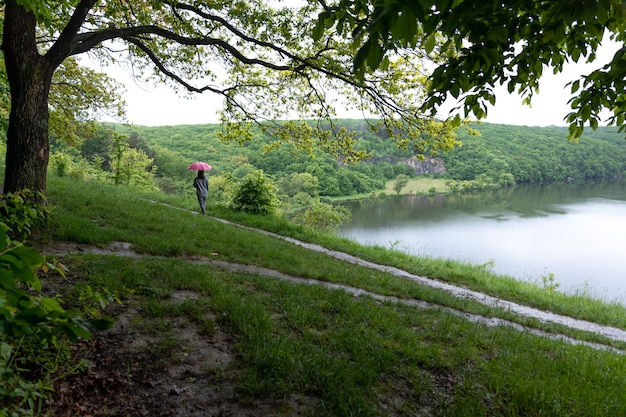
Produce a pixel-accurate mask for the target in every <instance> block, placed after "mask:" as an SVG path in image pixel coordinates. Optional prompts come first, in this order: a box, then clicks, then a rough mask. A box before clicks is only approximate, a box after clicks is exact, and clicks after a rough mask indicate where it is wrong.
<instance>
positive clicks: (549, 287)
mask: <svg viewBox="0 0 626 417" xmlns="http://www.w3.org/2000/svg"><path fill="white" fill-rule="evenodd" d="M540 279H541V287H542V288H543V289H544V290H546V291H548V292H554V291H556V290H557V289H558V288H559V287H560V286H561V284H560V283H559V282H557V280H556V276H555V275H554V272H548V273H547V274H544V275H542V276H541V277H540Z"/></svg>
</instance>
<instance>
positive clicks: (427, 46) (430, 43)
mask: <svg viewBox="0 0 626 417" xmlns="http://www.w3.org/2000/svg"><path fill="white" fill-rule="evenodd" d="M434 49H435V36H434V35H430V36H429V37H427V38H426V42H424V50H425V51H426V53H427V54H430V53H431V52H432V51H433V50H434Z"/></svg>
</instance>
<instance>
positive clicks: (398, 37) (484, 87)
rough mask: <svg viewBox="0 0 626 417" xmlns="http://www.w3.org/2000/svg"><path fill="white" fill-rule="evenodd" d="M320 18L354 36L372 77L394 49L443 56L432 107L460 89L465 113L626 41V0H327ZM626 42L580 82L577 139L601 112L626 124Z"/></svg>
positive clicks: (574, 124) (362, 65) (358, 66)
mask: <svg viewBox="0 0 626 417" xmlns="http://www.w3.org/2000/svg"><path fill="white" fill-rule="evenodd" d="M319 22H320V24H322V23H323V24H324V26H325V27H330V28H333V27H334V28H336V30H337V31H338V33H339V34H344V35H345V36H351V37H352V38H353V40H354V42H355V43H356V44H358V47H359V50H358V53H357V54H356V55H355V60H354V67H355V71H356V73H357V74H359V75H360V76H363V75H364V74H365V73H366V72H367V71H372V70H375V69H376V68H380V67H381V66H384V65H387V64H386V62H387V60H389V59H390V57H394V56H404V55H407V54H411V53H414V51H415V50H416V49H419V50H422V51H424V52H425V53H428V54H429V55H430V57H431V58H432V59H433V61H434V63H435V65H434V71H433V72H432V74H431V75H430V77H429V82H430V87H429V91H428V97H427V98H426V99H425V101H424V103H423V106H422V110H424V111H435V110H436V109H437V108H438V107H439V106H441V104H443V102H444V101H446V99H447V98H448V97H449V96H450V95H451V96H452V97H454V98H455V99H458V100H459V103H460V104H459V107H458V108H457V109H456V110H459V108H460V107H461V106H462V107H463V111H464V114H465V115H470V114H473V115H475V116H476V117H477V118H479V119H480V118H483V117H484V116H486V114H487V109H486V103H491V104H495V101H496V97H495V94H494V91H493V87H494V86H495V85H496V84H501V85H502V84H506V85H507V88H508V90H509V92H514V91H517V93H519V94H520V95H521V96H522V97H523V98H524V100H523V101H524V102H525V103H527V104H530V102H531V100H532V97H533V94H534V93H535V92H537V90H538V86H539V83H538V81H539V79H540V78H541V76H542V74H543V72H544V71H545V70H547V69H548V68H550V69H551V70H552V71H554V73H559V72H561V71H562V70H563V65H564V64H565V63H566V62H568V61H574V62H578V61H579V60H581V59H585V60H586V61H587V62H594V61H595V59H596V52H597V50H598V47H599V46H600V44H601V42H602V40H603V38H604V37H607V38H610V39H612V40H614V41H617V42H621V43H622V45H623V43H624V40H625V39H626V30H625V29H626V9H625V8H624V3H623V1H620V0H600V1H570V0H500V1H480V2H479V1H475V0H454V1H452V0H444V1H435V2H431V1H424V0H385V1H379V0H338V1H337V2H336V3H334V4H326V6H325V10H324V11H323V12H322V13H320V15H319ZM625 54H626V47H624V46H622V47H621V48H620V49H619V50H618V51H617V53H616V54H615V56H614V57H613V59H612V60H611V62H608V63H604V65H602V64H600V66H599V67H598V68H597V69H596V70H594V71H592V72H590V73H589V74H587V75H585V76H583V77H581V79H578V80H572V81H571V82H570V87H571V92H572V95H573V96H572V98H571V100H570V105H571V108H572V112H571V113H570V114H569V115H567V117H566V118H565V120H566V121H567V122H568V123H569V124H570V127H569V132H570V138H571V139H577V138H578V137H580V135H581V134H582V132H583V129H584V126H585V124H586V123H589V125H590V126H591V128H593V129H595V128H596V127H597V126H598V123H599V122H600V121H601V115H600V112H601V110H603V109H608V110H610V112H611V113H612V114H611V116H610V117H609V118H608V120H607V122H608V124H609V125H612V124H614V125H617V126H620V131H623V130H624V129H626V125H625V124H624V122H625V120H626V65H625V64H626V55H625Z"/></svg>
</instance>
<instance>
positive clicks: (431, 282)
mask: <svg viewBox="0 0 626 417" xmlns="http://www.w3.org/2000/svg"><path fill="white" fill-rule="evenodd" d="M214 220H216V221H220V222H223V223H226V224H229V225H232V226H237V227H242V228H245V229H248V230H252V231H255V232H257V233H263V234H266V235H269V236H272V237H275V238H277V239H283V240H285V241H288V242H290V243H292V244H294V245H299V246H302V247H304V248H306V249H308V250H311V251H317V252H321V253H324V254H326V255H328V256H332V257H334V258H337V259H340V260H343V261H345V262H350V263H354V264H358V265H361V266H364V267H367V268H371V269H375V270H379V271H383V272H386V273H389V274H392V275H394V276H396V277H399V278H403V279H408V280H412V281H414V282H417V283H419V284H420V285H424V286H428V287H431V288H436V289H439V290H442V291H446V292H448V293H450V294H452V295H454V296H456V297H459V298H463V299H469V300H473V301H475V302H478V303H481V304H483V305H485V306H488V307H494V308H500V309H504V310H506V311H509V312H512V313H515V314H517V315H519V316H522V317H528V318H533V319H536V320H538V321H540V322H542V323H554V324H558V325H562V326H564V327H568V328H571V329H574V330H580V331H584V332H589V333H594V334H597V335H601V336H604V337H606V338H607V339H610V340H613V341H617V342H626V330H623V329H620V328H616V327H612V326H606V325H602V324H598V323H593V322H589V321H585V320H579V319H576V318H572V317H568V316H564V315H560V314H556V313H553V312H550V311H544V310H540V309H536V308H532V307H528V306H525V305H522V304H518V303H514V302H511V301H508V300H504V299H500V298H497V297H493V296H491V295H488V294H484V293H481V292H477V291H473V290H470V289H467V288H464V287H460V286H456V285H452V284H449V283H446V282H442V281H438V280H435V279H431V278H427V277H423V276H418V275H414V274H411V273H409V272H407V271H404V270H401V269H398V268H395V267H390V266H386V265H380V264H376V263H373V262H369V261H366V260H363V259H360V258H357V257H355V256H352V255H350V254H347V253H343V252H338V251H333V250H329V249H327V248H324V247H322V246H319V245H316V244H311V243H306V242H302V241H299V240H296V239H293V238H290V237H285V236H282V235H279V234H276V233H272V232H268V231H265V230H261V229H255V228H250V227H247V226H242V225H239V224H236V223H233V222H230V221H227V220H224V219H219V218H214ZM39 249H40V250H41V252H42V253H44V254H50V255H57V256H62V255H66V254H71V253H91V254H101V255H117V256H127V257H132V258H142V257H146V256H149V255H144V254H141V253H138V252H135V251H134V250H133V249H132V245H131V244H130V243H126V242H113V243H111V244H110V245H108V246H107V247H97V246H93V245H83V244H80V245H77V244H75V243H60V242H56V243H54V244H52V245H49V246H46V247H42V248H39ZM186 260H187V261H189V262H191V263H195V264H206V265H211V266H214V267H219V268H223V269H226V270H230V271H234V272H244V273H253V274H259V275H263V276H266V277H269V278H273V279H281V280H287V281H290V282H295V283H300V284H304V285H319V286H324V287H326V288H330V289H337V290H342V291H345V292H347V293H349V294H351V295H353V296H355V297H361V296H362V297H370V298H372V299H375V300H378V301H381V302H393V303H400V304H406V305H411V306H418V307H420V308H428V309H440V310H445V311H447V312H449V313H452V314H455V315H458V316H461V317H464V318H465V319H467V320H470V321H473V322H479V323H483V324H485V325H488V326H510V327H513V328H515V329H518V330H519V331H526V332H530V333H533V334H536V335H539V336H542V337H547V338H551V339H560V340H564V341H567V342H569V343H572V344H582V345H586V346H590V347H593V348H596V349H602V350H612V351H615V352H618V353H625V351H622V350H619V349H615V348H614V347H611V346H608V345H604V344H601V343H592V342H588V341H583V340H578V339H575V338H572V337H570V336H566V335H563V334H555V333H548V332H545V331H542V330H538V329H534V328H531V327H527V326H523V325H520V324H519V323H515V322H512V321H508V320H504V319H500V318H495V317H489V316H482V315H477V314H471V313H467V312H465V311H461V310H456V309H453V308H450V307H447V306H442V305H438V304H433V303H429V302H424V301H422V300H417V299H405V298H398V297H392V296H385V295H381V294H377V293H374V292H370V291H366V290H363V289H360V288H356V287H352V286H348V285H343V284H336V283H329V282H325V281H320V280H315V279H310V278H303V277H297V276H292V275H288V274H284V273H282V272H279V271H276V270H272V269H268V268H264V267H260V266H254V265H244V264H236V263H229V262H224V261H218V260H214V259H209V258H205V257H200V256H193V257H188V258H186Z"/></svg>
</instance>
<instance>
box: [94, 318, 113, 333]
mask: <svg viewBox="0 0 626 417" xmlns="http://www.w3.org/2000/svg"><path fill="white" fill-rule="evenodd" d="M89 324H90V325H91V326H93V328H94V329H96V330H107V329H110V328H111V327H113V325H114V324H115V319H114V318H112V317H101V318H99V319H95V320H89Z"/></svg>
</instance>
